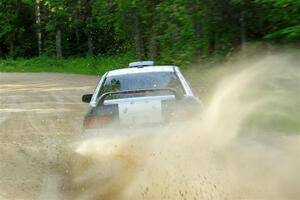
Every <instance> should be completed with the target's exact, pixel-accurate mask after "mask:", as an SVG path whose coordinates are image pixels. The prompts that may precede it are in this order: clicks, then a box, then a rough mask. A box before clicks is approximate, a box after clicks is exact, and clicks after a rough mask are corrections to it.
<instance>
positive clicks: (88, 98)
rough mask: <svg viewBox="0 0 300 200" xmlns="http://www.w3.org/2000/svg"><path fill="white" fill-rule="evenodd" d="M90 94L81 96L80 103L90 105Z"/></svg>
mask: <svg viewBox="0 0 300 200" xmlns="http://www.w3.org/2000/svg"><path fill="white" fill-rule="evenodd" d="M92 96H93V95H92V94H85V95H83V96H82V102H85V103H90V102H91V99H92Z"/></svg>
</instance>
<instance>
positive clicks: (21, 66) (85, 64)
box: [0, 53, 134, 74]
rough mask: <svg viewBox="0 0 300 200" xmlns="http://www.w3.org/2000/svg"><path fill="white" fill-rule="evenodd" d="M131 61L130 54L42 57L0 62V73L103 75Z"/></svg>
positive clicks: (132, 59) (132, 58) (131, 56)
mask: <svg viewBox="0 0 300 200" xmlns="http://www.w3.org/2000/svg"><path fill="white" fill-rule="evenodd" d="M132 61H134V56H133V55H132V54H130V53H127V54H121V55H115V56H102V57H85V58H64V59H56V58H49V57H43V56H42V57H35V58H31V59H21V58H19V59H16V60H12V59H6V60H0V72H61V73H76V74H103V73H105V72H106V71H108V70H112V69H117V68H121V67H125V66H127V65H128V63H129V62H132Z"/></svg>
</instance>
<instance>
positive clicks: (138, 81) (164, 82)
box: [99, 72, 184, 95]
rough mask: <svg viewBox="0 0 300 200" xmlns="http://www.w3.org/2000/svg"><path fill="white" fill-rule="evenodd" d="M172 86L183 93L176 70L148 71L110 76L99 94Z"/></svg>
mask: <svg viewBox="0 0 300 200" xmlns="http://www.w3.org/2000/svg"><path fill="white" fill-rule="evenodd" d="M156 88H159V89H162V88H171V89H174V90H175V91H176V92H179V94H183V93H184V92H183V88H182V85H181V83H180V81H179V79H178V77H177V75H176V74H175V73H174V72H146V73H134V74H126V75H116V76H108V77H107V78H106V80H105V82H104V84H103V86H102V88H101V91H100V93H99V95H101V94H103V93H106V92H114V91H126V90H143V89H156Z"/></svg>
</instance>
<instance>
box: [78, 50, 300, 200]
mask: <svg viewBox="0 0 300 200" xmlns="http://www.w3.org/2000/svg"><path fill="white" fill-rule="evenodd" d="M299 63H300V59H299V54H289V55H288V54H276V55H269V56H267V57H264V58H259V59H256V60H255V61H253V60H251V61H249V62H243V63H241V62H237V63H231V67H230V68H228V69H229V70H228V69H227V70H226V71H227V73H228V72H230V73H228V74H227V75H226V76H225V77H226V78H225V79H223V80H220V81H219V84H218V86H217V88H216V90H215V91H214V92H213V93H212V95H211V97H210V98H209V99H210V100H209V102H206V103H205V104H206V106H205V109H204V110H203V111H202V112H201V113H200V114H199V117H197V118H196V119H193V120H189V122H182V123H180V124H175V125H174V124H173V125H172V126H168V127H164V128H157V129H156V128H152V129H142V130H141V129H140V130H128V131H119V132H111V133H107V134H103V135H100V136H91V137H87V138H85V139H83V140H82V141H80V142H78V144H77V146H76V149H75V152H76V154H77V155H78V157H79V158H78V159H77V160H76V163H75V164H74V165H73V166H72V167H73V171H72V175H73V178H74V179H73V181H74V187H77V191H78V192H77V193H76V195H75V196H76V197H77V199H114V200H115V199H117V200H118V199H119V200H132V199H145V200H153V199H172V200H174V199H204V200H207V199H210V200H213V199H216V200H222V199H299V198H300V190H299V188H300V137H299V134H300V131H299V130H300V122H299V119H300V118H299V117H300V116H299V113H300V112H299V109H300V99H299V92H300V88H299V87H300V86H299V83H300V82H299V81H300V66H299V65H300V64H299ZM241 65H243V66H242V67H241ZM231 69H233V70H231ZM199 76H201V75H199Z"/></svg>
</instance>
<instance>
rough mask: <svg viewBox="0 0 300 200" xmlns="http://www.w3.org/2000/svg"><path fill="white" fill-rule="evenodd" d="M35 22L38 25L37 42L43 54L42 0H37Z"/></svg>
mask: <svg viewBox="0 0 300 200" xmlns="http://www.w3.org/2000/svg"><path fill="white" fill-rule="evenodd" d="M35 23H36V26H37V30H36V31H37V44H38V55H39V56H41V55H42V53H43V52H42V32H41V11H40V1H39V0H36V4H35Z"/></svg>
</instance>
